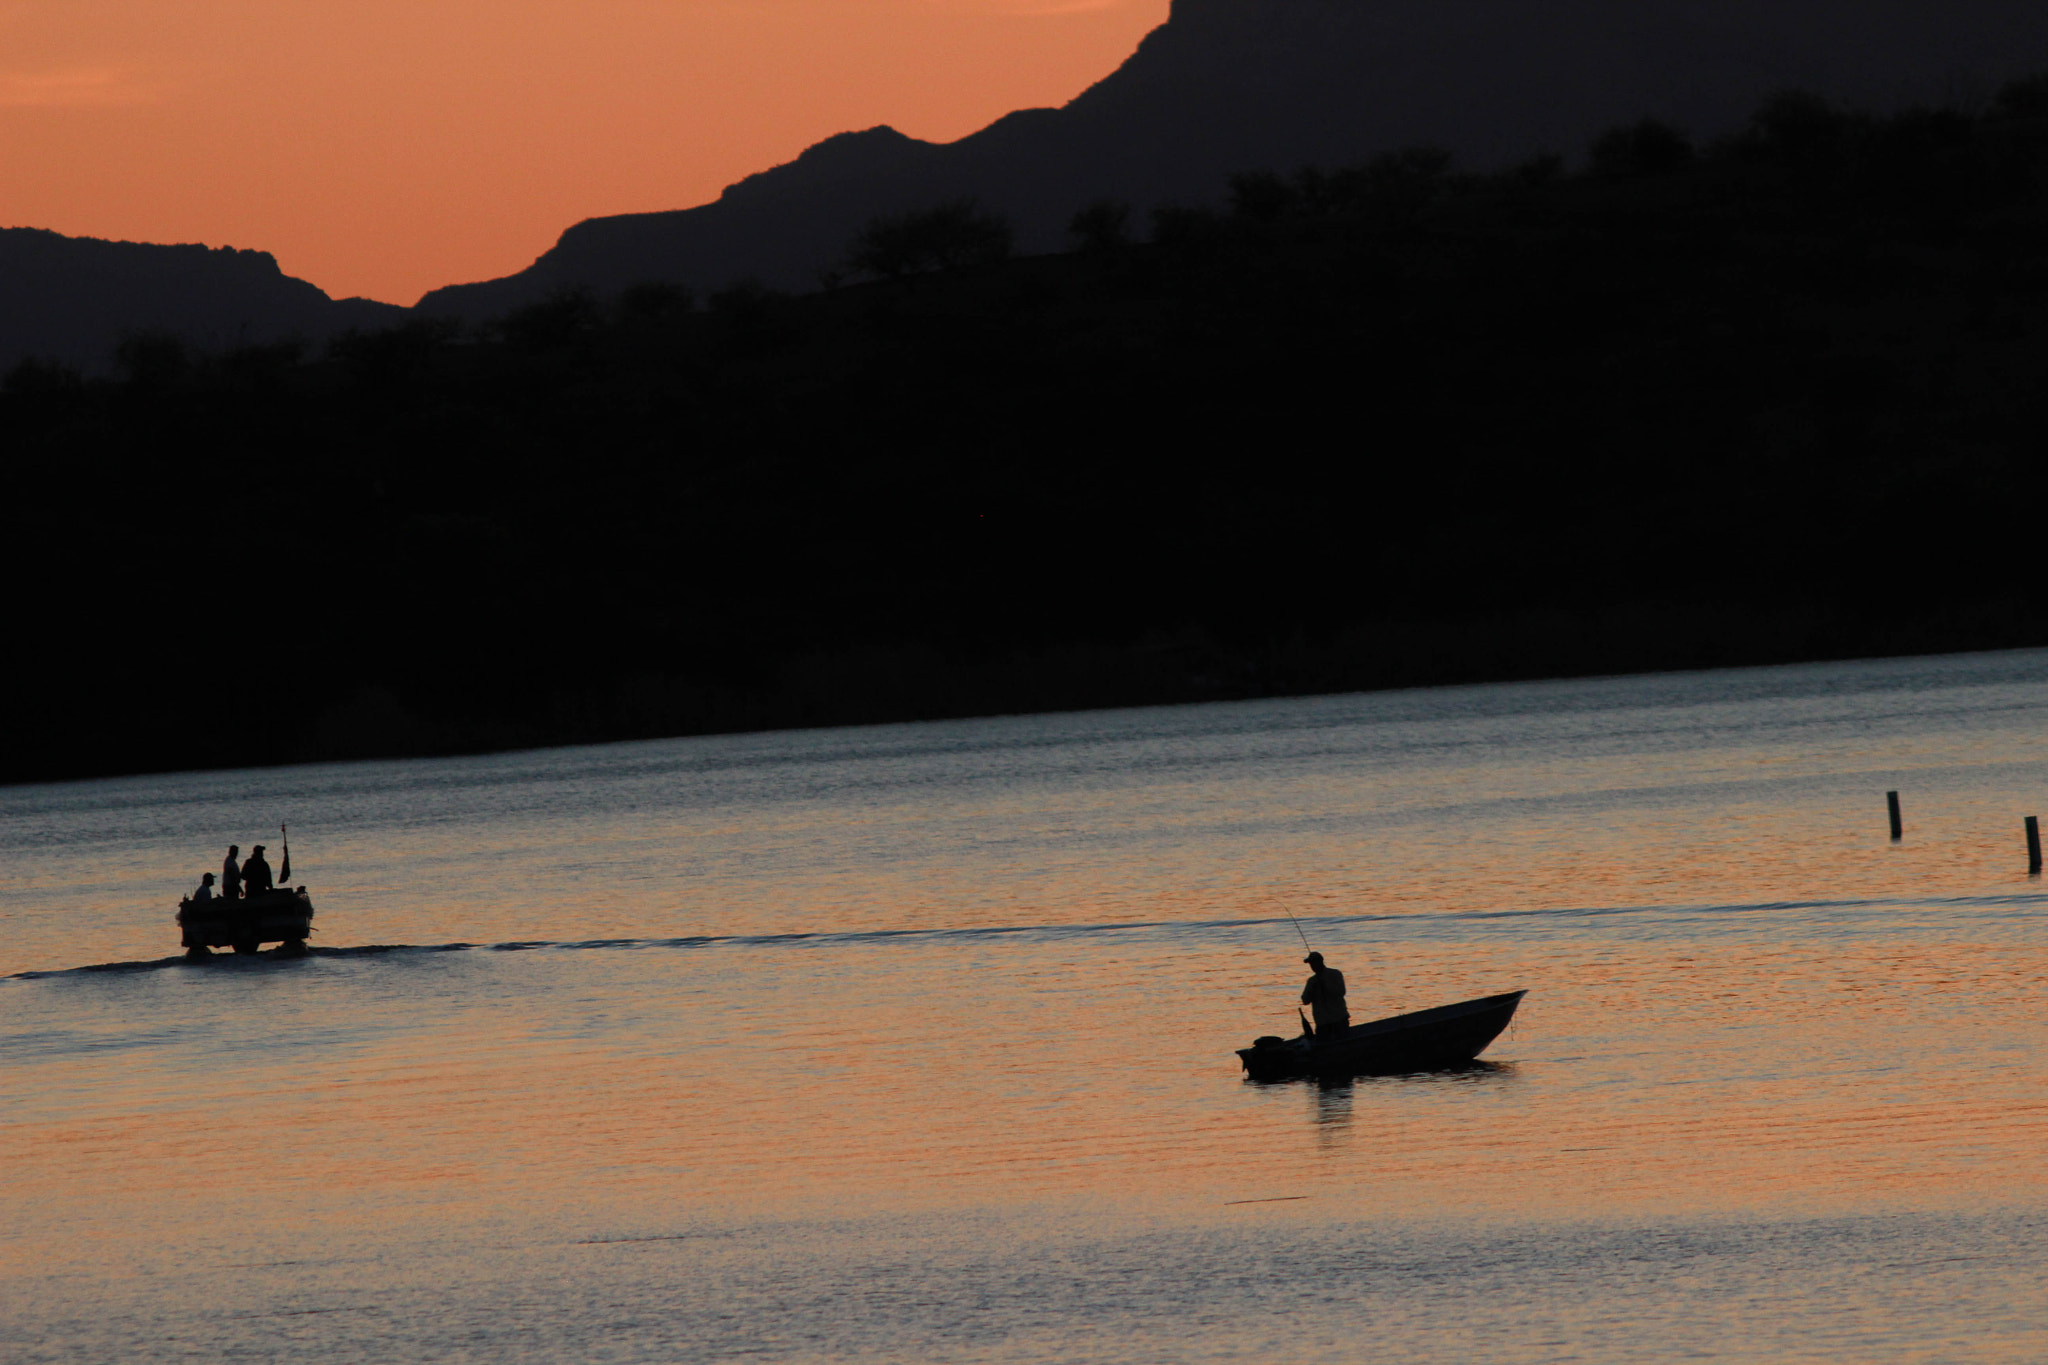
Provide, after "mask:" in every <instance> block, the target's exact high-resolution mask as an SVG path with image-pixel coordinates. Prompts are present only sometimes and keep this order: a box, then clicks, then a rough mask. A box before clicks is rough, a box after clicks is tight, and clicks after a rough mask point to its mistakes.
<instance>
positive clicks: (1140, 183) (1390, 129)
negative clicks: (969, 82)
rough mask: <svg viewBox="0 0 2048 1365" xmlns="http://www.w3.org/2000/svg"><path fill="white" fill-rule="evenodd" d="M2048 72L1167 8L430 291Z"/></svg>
mask: <svg viewBox="0 0 2048 1365" xmlns="http://www.w3.org/2000/svg"><path fill="white" fill-rule="evenodd" d="M2044 64H2048V7H2044V6H2042V5H2041V4H2039V3H2038V2H2037V0H1657V3H1655V4H1644V3H1641V0H1513V2H1512V3H1508V2H1506V0H1174V4H1173V7H1172V11H1171V16H1170V17H1169V18H1168V20H1167V22H1166V23H1164V24H1162V25H1160V26H1159V27H1158V28H1157V29H1155V30H1153V31H1152V32H1151V33H1150V34H1149V35H1147V36H1146V38H1145V40H1144V41H1143V42H1142V43H1141V44H1140V45H1139V47H1138V49H1137V51H1136V52H1134V53H1133V54H1132V55H1131V57H1130V59H1129V60H1127V61H1126V62H1124V63H1123V65H1122V66H1120V67H1119V68H1118V69H1117V70H1116V71H1114V72H1112V73H1111V74H1110V75H1108V76H1106V77H1104V78H1103V79H1102V80H1101V81H1098V82H1097V83H1096V84H1095V85H1094V86H1092V87H1090V88H1089V89H1088V90H1086V91H1084V92H1082V93H1081V94H1080V95H1079V96H1077V97H1076V98H1074V99H1073V100H1071V101H1069V102H1068V103H1067V104H1066V105H1065V106H1063V107H1061V108H1058V109H1027V110H1020V111H1018V112H1016V113H1012V114H1009V115H1006V116H1005V117H1003V118H1001V119H998V120H997V121H996V122H995V123H993V124H991V125H989V126H988V127H987V128H984V129H982V130H981V131H979V132H977V133H974V134H972V135H971V136H968V137H964V138H961V139H960V140H959V141H957V142H950V143H930V142H921V141H918V140H916V139H913V138H908V137H905V136H903V135H902V134H901V133H898V132H896V131H895V130H893V129H890V128H872V129H869V130H867V131H866V132H861V133H842V134H840V135H839V136H837V137H833V138H829V139H827V140H826V141H824V142H821V143H819V144H818V145H816V146H814V147H812V148H811V149H810V150H809V151H807V152H805V153H804V154H803V155H802V156H800V157H798V158H797V159H796V160H795V161H793V162H790V163H788V164H787V165H783V166H777V167H775V168H773V169H772V170H768V171H764V172H761V173H760V174H758V175H752V176H749V177H747V178H746V179H745V180H742V181H740V182H739V183H738V184H736V185H733V186H731V187H730V188H728V189H727V190H726V191H725V193H724V194H723V195H721V196H720V197H719V198H718V199H717V200H716V201H715V202H713V203H710V204H704V205H700V206H698V207H696V208H689V209H679V210H674V211H671V212H666V213H639V214H629V215H622V216H619V217H611V218H593V219H589V220H587V221H585V222H582V223H578V224H576V225H575V226H573V227H571V228H570V229H568V231H566V232H564V233H563V234H562V236H561V239H560V240H559V241H558V242H557V243H556V244H555V245H554V246H553V247H552V248H551V249H549V250H548V251H547V252H545V253H544V254H543V255H542V256H541V257H540V258H539V259H538V260H536V261H535V262H534V264H533V265H532V266H530V267H529V268H527V269H526V270H523V271H521V272H519V273H518V274H516V275H511V276H507V277H506V278H504V279H499V280H488V281H483V282H480V283H476V284H458V285H449V286H447V287H445V288H442V289H436V290H434V291H432V292H431V293H429V294H428V295H426V296H425V297H424V298H422V299H421V300H420V302H419V304H418V307H419V308H420V310H421V311H423V312H426V313H431V314H435V315H445V316H449V317H459V318H464V319H468V320H472V321H474V320H481V319H484V318H488V317H494V316H497V315H498V314H500V313H503V312H505V311H507V310H509V309H511V308H515V307H519V306H522V305H524V304H527V303H532V302H536V301H538V300H539V299H541V298H543V297H545V296H546V295H547V294H548V293H549V292H550V291H552V290H555V289H559V288H563V287H572V286H580V287H584V288H590V289H595V290H598V291H601V292H607V293H609V292H611V291H614V290H617V289H620V288H623V287H625V286H626V285H629V284H632V283H634V282H636V281H640V280H649V279H665V280H674V281H681V282H683V283H687V284H691V285H695V286H697V287H699V288H722V287H724V286H725V285H727V284H730V283H732V282H734V281H736V280H743V279H754V280H759V281H762V282H765V283H767V284H770V285H775V286H780V287H784V288H796V289H810V288H814V287H815V286H816V285H817V283H818V280H819V274H820V272H821V271H828V270H830V269H831V268H832V267H833V265H834V264H835V261H836V258H837V253H838V251H839V249H840V247H841V245H842V244H843V243H844V242H845V240H846V239H847V237H849V236H850V235H852V233H853V232H854V231H855V230H856V229H857V228H858V227H859V226H860V224H861V223H862V222H864V221H865V220H866V219H868V218H869V217H871V216H873V215H875V214H880V213H899V212H903V211H905V210H908V209H915V208H918V207H922V206H923V205H925V204H930V203H934V202H937V201H939V200H943V199H952V198H960V197H973V198H976V199H979V200H980V201H981V202H982V203H983V204H984V205H986V206H988V207H990V208H992V209H994V210H996V211H998V212H1000V213H1002V214H1004V215H1005V216H1006V217H1008V218H1009V219H1010V220H1011V221H1012V223H1013V224H1014V225H1015V228H1016V231H1017V237H1018V241H1019V243H1020V244H1021V245H1022V247H1023V248H1024V249H1025V250H1026V251H1031V252H1043V251H1051V250H1055V249H1057V247H1058V246H1059V244H1060V242H1061V233H1062V230H1063V229H1064V227H1065V225H1066V221H1067V218H1068V216H1069V215H1071V214H1072V213H1073V212H1074V211H1075V210H1076V209H1077V208H1079V207H1080V206H1081V205H1082V204H1084V203H1087V202H1089V201H1090V200H1092V199H1094V198H1096V197H1098V196H1101V195H1115V196H1117V197H1118V198H1120V199H1125V200H1128V201H1130V202H1131V203H1133V204H1135V205H1137V207H1138V209H1139V210H1140V212H1144V211H1146V210H1149V209H1150V208H1152V207H1153V206H1155V205H1158V204H1163V203H1183V204H1186V203H1204V202H1207V201H1209V200H1212V199H1214V198H1216V197H1217V196H1218V195H1220V194H1222V193H1223V188H1224V182H1225V180H1226V178H1227V177H1228V176H1229V175H1230V174H1231V173H1232V172H1235V171H1241V170H1243V169H1245V168H1246V167H1251V166H1271V167H1273V168H1275V169H1276V170H1281V171H1292V170H1293V169H1295V168H1296V167H1298V166H1303V165H1332V164H1342V163H1345V162H1349V161H1355V160H1362V159H1364V158H1367V157H1371V156H1375V155H1378V154H1380V153H1382V152H1386V151H1390V150H1395V149H1398V148H1400V147H1404V146H1411V145H1417V144H1425V143H1426V144H1429V145H1433V146H1439V147H1444V148H1447V149H1449V150H1450V151H1451V152H1453V153H1455V154H1456V155H1457V157H1458V159H1459V162H1460V163H1461V164H1463V165H1465V166H1468V167H1471V168H1473V169H1477V170H1488V171H1491V170H1498V169H1500V168H1502V167H1504V166H1507V165H1510V164H1513V163H1515V162H1517V161H1520V160H1522V159H1524V158H1526V157H1529V156H1533V155H1535V154H1536V153H1538V152H1540V151H1544V150H1546V149H1547V150H1550V151H1555V152H1576V151H1578V150H1579V149H1580V148H1582V147H1583V146H1584V145H1585V143H1586V141H1587V140H1588V139H1589V138H1590V137H1592V136H1593V134H1595V133H1596V132H1598V131H1599V130H1601V129H1603V128H1606V127H1608V126H1610V125H1612V124H1614V123H1617V122H1619V121H1621V120H1624V119H1631V118H1640V117H1645V116H1651V117H1656V118H1659V119H1662V120H1664V121H1666V122H1669V123H1673V124H1675V125H1677V126H1679V127H1683V128H1687V129H1690V130H1691V131H1692V132H1693V133H1695V134H1697V135H1699V136H1703V137H1707V136H1715V137H1717V136H1720V135H1721V134H1724V133H1728V132H1732V131H1733V130H1735V129H1736V128H1738V127H1739V126H1740V125H1741V122H1742V120H1743V119H1744V118H1745V117H1747V115H1748V113H1749V111H1750V110H1751V109H1752V108H1754V107H1755V105H1756V103H1757V102H1758V101H1759V100H1760V99H1762V98H1763V97H1764V96H1765V95H1767V94H1769V93H1770V92H1771V91H1773V90H1777V89H1782V88H1785V87H1790V86H1798V87H1800V88H1803V89H1811V90H1813V91H1815V92H1816V93H1818V94H1821V95H1823V96H1826V97H1828V98H1831V99H1835V100H1839V101H1842V102H1845V103H1849V104H1853V105H1856V106H1857V107H1860V108H1870V109H1874V110H1877V111H1880V112H1891V111H1894V110H1896V109H1897V108H1899V107H1900V106H1902V105H1905V104H1910V103H1912V102H1915V101H1919V102H1923V103H1944V102H1946V103H1956V104H1959V105H1960V106H1962V107H1973V106H1972V104H1971V101H1973V100H1976V101H1981V99H1982V98H1983V96H1984V95H1986V94H1988V93H1989V92H1990V91H1991V90H1994V89H1996V88H1997V87H1998V85H1999V84H2000V83H2002V82H2003V81H2005V80H2008V79H2010V78H2012V77H2015V76H2017V75H2021V74H2024V73H2026V72H2029V71H2033V70H2038V69H2040V68H2041V67H2042V66H2043V65H2044Z"/></svg>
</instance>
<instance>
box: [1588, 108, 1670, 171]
mask: <svg viewBox="0 0 2048 1365" xmlns="http://www.w3.org/2000/svg"><path fill="white" fill-rule="evenodd" d="M1591 151H1592V156H1593V162H1592V170H1593V174H1595V175H1598V176H1604V177H1607V178H1609V179H1614V180H1634V179H1640V178H1642V177H1645V176H1652V175H1668V174H1670V173H1671V172H1672V171H1676V170H1680V169H1682V168H1683V167H1685V166H1686V165H1688V164H1690V163H1691V161H1692V158H1693V146H1692V139H1691V138H1689V137H1687V136H1686V135H1685V134H1684V133H1682V132H1680V131H1679V130H1678V129H1676V128H1673V127H1672V126H1671V125H1670V124H1668V123H1664V122H1662V121H1660V120H1658V119H1653V118H1646V119H1642V120H1640V121H1639V122H1636V123H1631V124H1628V125H1627V126H1625V127H1621V128H1610V129H1608V130H1607V131H1606V132H1604V133H1602V134H1600V136H1598V137H1596V138H1594V139H1593V145H1592V148H1591Z"/></svg>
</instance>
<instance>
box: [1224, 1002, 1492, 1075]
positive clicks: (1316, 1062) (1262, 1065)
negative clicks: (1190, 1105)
mask: <svg viewBox="0 0 2048 1365" xmlns="http://www.w3.org/2000/svg"><path fill="white" fill-rule="evenodd" d="M1526 994H1527V992H1526V991H1509V992H1508V993H1507V994H1505V995H1489V996H1485V997H1483V998H1482V999H1478V1000H1466V1001H1463V1002H1461V1003H1459V1004H1456V1005H1440V1006H1438V1007H1437V1008H1435V1009H1428V1010H1417V1011H1416V1012H1415V1013H1413V1014H1397V1015H1395V1016H1394V1017H1393V1018H1391V1019H1379V1020H1375V1021H1374V1022H1372V1023H1370V1024H1359V1025H1357V1026H1356V1027H1354V1028H1352V1029H1349V1030H1347V1031H1346V1032H1345V1033H1344V1034H1343V1035H1342V1036H1340V1037H1335V1038H1309V1037H1302V1038H1291V1039H1287V1040H1285V1041H1277V1040H1276V1041H1269V1042H1266V1043H1265V1044H1264V1045H1263V1046H1253V1047H1247V1048H1241V1049H1239V1050H1238V1054H1237V1055H1238V1058H1239V1060H1241V1061H1242V1062H1243V1063H1244V1069H1245V1074H1246V1075H1248V1076H1250V1077H1251V1078H1252V1079H1253V1080H1255V1081H1270V1080H1284V1079H1285V1078H1287V1077H1290V1076H1332V1075H1344V1076H1389V1075H1395V1074H1398V1073H1401V1072H1408V1071H1441V1070H1443V1069H1445V1068H1446V1067H1454V1066H1463V1065H1465V1064H1466V1063H1468V1062H1471V1061H1473V1060H1475V1059H1476V1058H1477V1057H1478V1056H1479V1054H1480V1053H1482V1052H1484V1051H1485V1050H1486V1047H1487V1045H1488V1044H1489V1043H1491V1042H1492V1041H1493V1040H1494V1039H1496V1038H1498V1037H1499V1036H1500V1035H1501V1031H1502V1030H1503V1029H1505V1028H1506V1027H1507V1026H1508V1024H1509V1023H1510V1022H1511V1021H1512V1020H1513V1019H1514V1017H1515V1007H1516V1006H1517V1005H1519V1004H1521V1003H1522V997H1523V996H1524V995H1526Z"/></svg>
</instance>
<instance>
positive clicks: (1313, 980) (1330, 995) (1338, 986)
mask: <svg viewBox="0 0 2048 1365" xmlns="http://www.w3.org/2000/svg"><path fill="white" fill-rule="evenodd" d="M250 861H251V862H254V861H255V859H254V858H251V859H250ZM1302 961H1303V962H1306V963H1307V964H1308V969H1309V971H1311V972H1312V973H1314V975H1312V976H1310V977H1309V979H1308V984H1307V985H1306V986H1303V987H1302V988H1301V1003H1302V1004H1304V1005H1307V1006H1308V1007H1309V1009H1310V1011H1311V1012H1313V1013H1314V1015H1315V1021H1316V1037H1318V1038H1334V1037H1336V1036H1337V1035H1338V1034H1340V1033H1342V1032H1344V1030H1346V1029H1348V1028H1350V1027H1351V1008H1350V1006H1348V1005H1346V1004H1345V1003H1344V973H1342V972H1340V971H1338V970H1337V969H1336V968H1335V967H1325V966H1324V965H1323V955H1322V954H1321V953H1310V954H1309V955H1308V956H1307V957H1305V958H1303V959H1302Z"/></svg>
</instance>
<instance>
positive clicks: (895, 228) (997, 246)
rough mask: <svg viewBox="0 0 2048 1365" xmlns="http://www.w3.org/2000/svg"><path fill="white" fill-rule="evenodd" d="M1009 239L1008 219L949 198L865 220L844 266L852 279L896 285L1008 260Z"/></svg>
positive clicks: (970, 202) (1010, 233) (1010, 235)
mask: <svg viewBox="0 0 2048 1365" xmlns="http://www.w3.org/2000/svg"><path fill="white" fill-rule="evenodd" d="M1013 240H1014V238H1013V234H1012V232H1011V230H1010V224H1009V221H1008V220H1007V219H1005V218H1002V217H1001V216H999V215H997V214H993V213H985V212H983V211H982V210H981V208H980V207H979V206H978V205H977V204H976V202H975V201H974V200H973V199H971V198H970V199H952V200H948V201H947V202H945V203H943V204H936V205H933V206H932V207H931V208H928V209H924V210H921V211H919V212H916V213H904V214H884V215H882V216H880V217H877V218H872V219H869V220H868V225H867V226H866V227H864V228H862V229H861V230H860V235H859V236H857V237H855V238H854V239H853V246H852V247H851V249H849V250H848V252H847V255H846V265H847V268H848V269H849V270H852V271H854V272H855V273H856V274H861V275H877V276H881V277H884V278H887V279H892V280H896V279H901V278H903V277H904V276H905V275H916V274H921V273H923V272H925V271H928V270H952V269H955V268H957V267H959V266H968V265H992V264H994V263H995V262H997V261H1002V260H1007V259H1008V258H1009V255H1010V251H1011V247H1012V243H1013Z"/></svg>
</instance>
